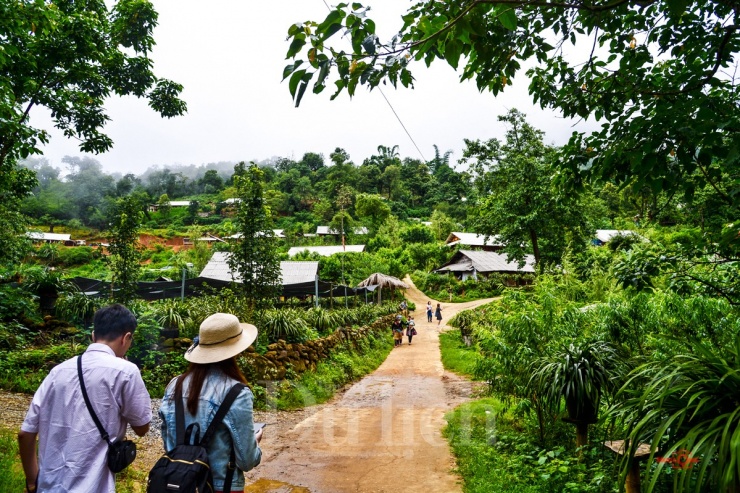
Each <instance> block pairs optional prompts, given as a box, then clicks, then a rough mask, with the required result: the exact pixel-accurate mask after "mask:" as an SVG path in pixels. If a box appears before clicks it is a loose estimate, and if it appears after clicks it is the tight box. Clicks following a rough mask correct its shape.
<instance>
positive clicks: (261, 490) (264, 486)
mask: <svg viewBox="0 0 740 493" xmlns="http://www.w3.org/2000/svg"><path fill="white" fill-rule="evenodd" d="M244 493H311V490H309V489H308V488H304V487H303V486H293V485H292V484H288V483H283V482H281V481H273V480H272V479H264V478H261V479H258V480H257V481H255V482H254V483H252V484H250V485H246V486H244Z"/></svg>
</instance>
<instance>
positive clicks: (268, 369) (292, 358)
mask: <svg viewBox="0 0 740 493" xmlns="http://www.w3.org/2000/svg"><path fill="white" fill-rule="evenodd" d="M394 316H395V315H386V316H385V317H380V318H379V319H377V320H376V321H375V322H373V323H372V324H370V325H366V326H363V327H359V328H351V327H343V328H340V329H337V330H336V331H334V333H333V334H330V335H328V336H326V337H323V338H321V339H314V340H311V341H306V342H303V343H288V342H286V341H284V340H282V339H281V340H279V341H278V342H276V343H274V344H270V345H269V346H267V352H266V353H265V354H259V353H257V352H256V351H255V349H254V347H251V346H250V347H249V349H247V351H246V352H244V354H243V355H242V357H240V358H239V366H240V367H241V368H242V369H243V370H244V372H245V375H247V376H248V379H249V380H250V381H264V380H282V379H284V378H285V375H286V372H287V370H288V368H291V369H292V370H293V372H295V373H297V374H300V373H303V372H305V371H307V370H313V369H315V368H316V364H317V363H318V362H320V361H322V360H325V359H326V358H328V357H329V356H330V355H331V354H332V353H333V352H334V351H335V350H337V349H340V348H347V347H348V346H352V347H354V348H356V347H358V345H359V344H358V343H359V341H361V340H362V339H363V338H365V337H366V336H367V335H369V334H378V333H380V334H382V333H387V334H388V336H389V338H390V329H389V327H390V325H391V322H393V317H394Z"/></svg>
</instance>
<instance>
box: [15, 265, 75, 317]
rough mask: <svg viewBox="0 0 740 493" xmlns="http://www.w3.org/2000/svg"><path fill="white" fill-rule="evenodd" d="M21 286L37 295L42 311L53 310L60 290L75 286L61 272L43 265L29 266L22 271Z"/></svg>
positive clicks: (71, 288)
mask: <svg viewBox="0 0 740 493" xmlns="http://www.w3.org/2000/svg"><path fill="white" fill-rule="evenodd" d="M22 286H23V287H24V288H25V289H26V290H28V291H30V292H31V293H33V294H35V295H37V296H38V297H39V306H40V308H41V310H42V311H43V312H50V311H52V310H54V305H55V304H56V301H57V298H58V297H59V294H60V293H61V292H63V291H69V290H73V289H74V288H75V287H74V285H73V284H72V283H71V282H70V281H69V280H67V279H65V278H64V277H62V274H60V273H59V272H57V271H55V270H53V269H47V268H44V267H32V268H29V269H28V270H27V271H26V272H25V273H24V279H23V284H22Z"/></svg>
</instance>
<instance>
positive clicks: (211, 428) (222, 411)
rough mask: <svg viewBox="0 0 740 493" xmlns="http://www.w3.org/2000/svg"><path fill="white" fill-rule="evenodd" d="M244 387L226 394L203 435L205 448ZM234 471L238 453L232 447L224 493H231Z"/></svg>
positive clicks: (239, 386) (235, 385)
mask: <svg viewBox="0 0 740 493" xmlns="http://www.w3.org/2000/svg"><path fill="white" fill-rule="evenodd" d="M244 387H246V385H244V384H243V383H237V384H234V386H233V387H231V390H229V393H228V394H226V397H225V398H224V401H223V402H222V403H221V405H220V406H219V407H218V411H216V415H215V416H214V417H213V421H211V424H210V425H208V429H207V430H206V433H205V434H204V435H203V440H201V442H200V444H201V445H203V446H204V447H206V446H207V445H208V441H209V440H210V439H211V436H212V435H213V434H214V433H215V432H216V427H217V426H218V425H220V424H221V422H222V421H223V420H224V417H225V416H226V413H227V412H229V409H230V408H231V405H232V404H233V403H234V401H235V400H236V397H237V396H238V395H239V393H240V392H241V391H242V389H243V388H244ZM234 470H236V453H235V452H234V447H231V453H230V454H229V463H228V464H226V476H225V477H224V489H223V492H224V493H231V482H232V480H233V479H234Z"/></svg>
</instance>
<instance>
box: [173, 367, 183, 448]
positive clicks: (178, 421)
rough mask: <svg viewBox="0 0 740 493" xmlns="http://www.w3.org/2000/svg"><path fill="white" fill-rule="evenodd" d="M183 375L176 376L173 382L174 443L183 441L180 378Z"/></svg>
mask: <svg viewBox="0 0 740 493" xmlns="http://www.w3.org/2000/svg"><path fill="white" fill-rule="evenodd" d="M184 377H185V375H180V376H179V377H177V383H176V384H175V434H176V436H175V445H182V444H184V443H185V407H184V406H183V405H182V379H183V378H184Z"/></svg>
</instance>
